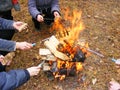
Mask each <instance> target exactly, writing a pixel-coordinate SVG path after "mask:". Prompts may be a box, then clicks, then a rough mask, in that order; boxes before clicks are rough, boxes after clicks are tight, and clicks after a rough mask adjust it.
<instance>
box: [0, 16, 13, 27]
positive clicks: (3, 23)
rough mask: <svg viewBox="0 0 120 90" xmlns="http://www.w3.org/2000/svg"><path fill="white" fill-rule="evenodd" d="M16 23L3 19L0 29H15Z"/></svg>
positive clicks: (0, 20) (0, 21)
mask: <svg viewBox="0 0 120 90" xmlns="http://www.w3.org/2000/svg"><path fill="white" fill-rule="evenodd" d="M13 23H14V21H12V20H6V19H3V18H0V29H15V28H14V27H13Z"/></svg>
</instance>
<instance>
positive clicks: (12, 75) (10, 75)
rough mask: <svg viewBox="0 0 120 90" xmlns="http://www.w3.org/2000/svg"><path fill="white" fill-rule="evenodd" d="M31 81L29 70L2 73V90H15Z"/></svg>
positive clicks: (0, 73)
mask: <svg viewBox="0 0 120 90" xmlns="http://www.w3.org/2000/svg"><path fill="white" fill-rule="evenodd" d="M29 79H30V75H29V73H28V71H27V70H11V71H9V72H0V90H14V89H15V88H17V87H19V86H21V85H22V84H24V83H26V82H27V81H28V80H29Z"/></svg>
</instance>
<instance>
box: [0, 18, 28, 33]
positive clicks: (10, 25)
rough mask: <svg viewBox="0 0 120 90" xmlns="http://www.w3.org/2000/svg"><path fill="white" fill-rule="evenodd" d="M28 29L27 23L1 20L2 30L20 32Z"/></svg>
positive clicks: (0, 26) (0, 27)
mask: <svg viewBox="0 0 120 90" xmlns="http://www.w3.org/2000/svg"><path fill="white" fill-rule="evenodd" d="M26 28H27V23H24V22H20V21H17V22H15V21H13V20H7V19H3V18H0V30H6V29H8V30H11V29H16V30H18V31H19V32H21V31H22V30H24V29H26Z"/></svg>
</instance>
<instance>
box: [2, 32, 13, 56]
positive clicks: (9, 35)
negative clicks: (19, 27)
mask: <svg viewBox="0 0 120 90" xmlns="http://www.w3.org/2000/svg"><path fill="white" fill-rule="evenodd" d="M14 33H15V30H0V38H2V39H6V40H11V39H12V37H13V35H14ZM8 53H9V52H6V51H0V54H2V55H4V56H5V55H7V54H8Z"/></svg>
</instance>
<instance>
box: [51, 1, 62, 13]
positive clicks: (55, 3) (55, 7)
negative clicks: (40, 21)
mask: <svg viewBox="0 0 120 90" xmlns="http://www.w3.org/2000/svg"><path fill="white" fill-rule="evenodd" d="M55 11H57V12H58V13H60V10H59V1H58V0H53V1H52V6H51V12H52V13H53V12H55Z"/></svg>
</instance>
